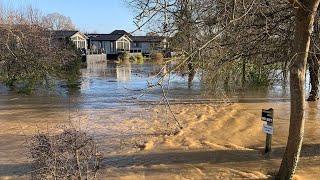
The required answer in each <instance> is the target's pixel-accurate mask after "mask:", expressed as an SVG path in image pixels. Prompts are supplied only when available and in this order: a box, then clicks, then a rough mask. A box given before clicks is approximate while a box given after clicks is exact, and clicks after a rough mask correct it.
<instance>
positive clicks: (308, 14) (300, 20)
mask: <svg viewBox="0 0 320 180" xmlns="http://www.w3.org/2000/svg"><path fill="white" fill-rule="evenodd" d="M319 1H320V0H300V1H299V3H297V4H295V3H294V5H295V6H297V7H296V8H295V9H294V11H295V21H296V22H295V34H294V35H295V37H294V43H293V44H294V52H295V54H294V56H293V58H292V61H291V63H290V66H289V67H290V97H291V112H290V127H289V136H288V142H287V147H286V150H285V153H284V155H283V159H282V163H281V166H280V169H279V172H278V175H277V179H281V180H282V179H292V177H293V175H294V173H295V170H296V167H297V164H298V161H299V156H300V151H301V146H302V140H303V135H304V123H305V120H304V106H305V89H304V85H305V71H306V63H307V59H308V52H309V47H310V35H311V31H312V26H313V22H314V17H315V14H316V10H317V8H318V5H319ZM292 2H295V1H292Z"/></svg>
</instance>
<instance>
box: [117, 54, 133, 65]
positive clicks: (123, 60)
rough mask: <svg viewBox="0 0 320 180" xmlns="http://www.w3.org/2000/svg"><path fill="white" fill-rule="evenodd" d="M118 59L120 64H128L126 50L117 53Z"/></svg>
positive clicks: (128, 59)
mask: <svg viewBox="0 0 320 180" xmlns="http://www.w3.org/2000/svg"><path fill="white" fill-rule="evenodd" d="M118 59H119V60H120V62H121V64H130V54H129V53H128V52H123V53H120V54H119V55H118Z"/></svg>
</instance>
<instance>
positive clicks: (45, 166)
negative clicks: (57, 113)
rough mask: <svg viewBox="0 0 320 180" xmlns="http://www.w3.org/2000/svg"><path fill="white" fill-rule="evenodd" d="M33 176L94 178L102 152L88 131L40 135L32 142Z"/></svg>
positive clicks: (44, 177) (40, 177)
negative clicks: (98, 149)
mask: <svg viewBox="0 0 320 180" xmlns="http://www.w3.org/2000/svg"><path fill="white" fill-rule="evenodd" d="M30 154H31V158H32V161H33V168H34V171H33V172H32V179H95V178H96V174H97V171H98V170H99V168H100V164H101V160H102V158H101V157H102V155H101V153H100V152H98V151H97V147H96V143H95V142H94V140H93V138H92V137H90V136H89V135H88V134H87V133H85V132H81V131H77V130H74V129H69V130H65V131H64V132H62V133H61V134H58V135H52V136H50V135H47V134H37V135H35V136H34V137H33V138H32V140H31V143H30Z"/></svg>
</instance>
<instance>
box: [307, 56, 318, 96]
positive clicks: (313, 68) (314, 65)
mask: <svg viewBox="0 0 320 180" xmlns="http://www.w3.org/2000/svg"><path fill="white" fill-rule="evenodd" d="M308 64H309V76H310V82H311V91H310V95H309V98H308V101H317V100H318V91H319V88H318V85H319V62H318V58H317V56H316V55H313V56H311V57H310V58H308Z"/></svg>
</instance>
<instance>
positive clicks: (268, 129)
mask: <svg viewBox="0 0 320 180" xmlns="http://www.w3.org/2000/svg"><path fill="white" fill-rule="evenodd" d="M263 132H265V133H266V134H271V135H272V134H273V126H270V125H268V124H263Z"/></svg>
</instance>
